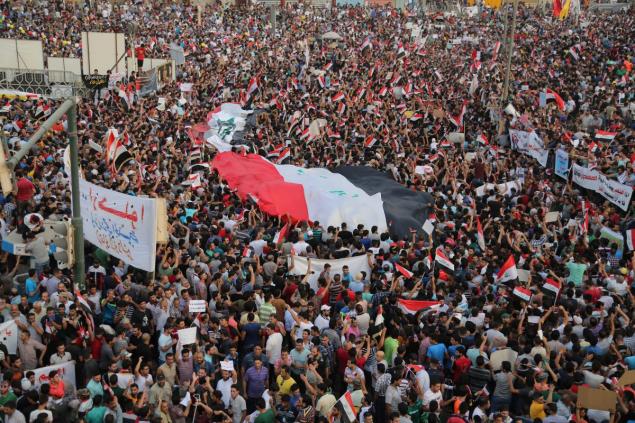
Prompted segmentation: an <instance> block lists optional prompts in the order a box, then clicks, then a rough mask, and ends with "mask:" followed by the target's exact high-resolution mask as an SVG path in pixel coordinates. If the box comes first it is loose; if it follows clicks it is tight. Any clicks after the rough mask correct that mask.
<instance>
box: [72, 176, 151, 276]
mask: <svg viewBox="0 0 635 423" xmlns="http://www.w3.org/2000/svg"><path fill="white" fill-rule="evenodd" d="M79 190H80V193H79V196H80V197H79V198H80V207H81V212H82V221H83V223H84V238H85V239H86V240H87V241H89V242H90V243H92V244H94V245H95V246H96V247H98V248H100V249H102V250H104V251H105V252H107V253H108V254H110V255H113V256H115V257H117V258H119V259H121V260H123V261H124V262H126V263H128V264H130V265H132V266H134V267H137V268H139V269H142V270H147V271H149V272H151V271H153V270H154V267H155V254H156V233H157V231H156V201H155V200H154V199H153V198H142V197H134V196H132V195H126V194H122V193H120V192H116V191H112V190H109V189H106V188H102V187H100V186H97V185H94V184H91V183H90V182H87V181H85V180H83V179H80V181H79Z"/></svg>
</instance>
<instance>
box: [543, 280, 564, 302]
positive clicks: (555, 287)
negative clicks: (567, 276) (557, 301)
mask: <svg viewBox="0 0 635 423" xmlns="http://www.w3.org/2000/svg"><path fill="white" fill-rule="evenodd" d="M561 286H562V285H561V284H560V282H558V281H557V280H555V279H551V278H547V280H546V281H545V283H544V284H542V292H544V293H545V294H548V295H552V296H554V297H557V296H558V294H560V289H561Z"/></svg>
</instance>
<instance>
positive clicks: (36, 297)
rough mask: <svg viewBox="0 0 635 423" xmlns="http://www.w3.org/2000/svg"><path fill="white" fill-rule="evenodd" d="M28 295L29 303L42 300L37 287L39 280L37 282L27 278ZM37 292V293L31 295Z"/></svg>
mask: <svg viewBox="0 0 635 423" xmlns="http://www.w3.org/2000/svg"><path fill="white" fill-rule="evenodd" d="M25 284H26V295H27V299H28V300H29V304H33V303H34V302H36V301H39V300H40V291H38V289H37V282H35V281H34V280H33V279H32V278H27V279H26V282H25ZM33 292H35V295H29V294H31V293H33Z"/></svg>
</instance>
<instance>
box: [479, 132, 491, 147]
mask: <svg viewBox="0 0 635 423" xmlns="http://www.w3.org/2000/svg"><path fill="white" fill-rule="evenodd" d="M478 142H479V143H480V144H481V145H484V146H487V145H489V141H488V139H487V136H485V134H483V133H481V135H479V136H478Z"/></svg>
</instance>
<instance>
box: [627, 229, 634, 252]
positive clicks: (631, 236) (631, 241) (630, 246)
mask: <svg viewBox="0 0 635 423" xmlns="http://www.w3.org/2000/svg"><path fill="white" fill-rule="evenodd" d="M626 245H627V246H628V249H629V250H631V251H635V229H628V230H627V231H626Z"/></svg>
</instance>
